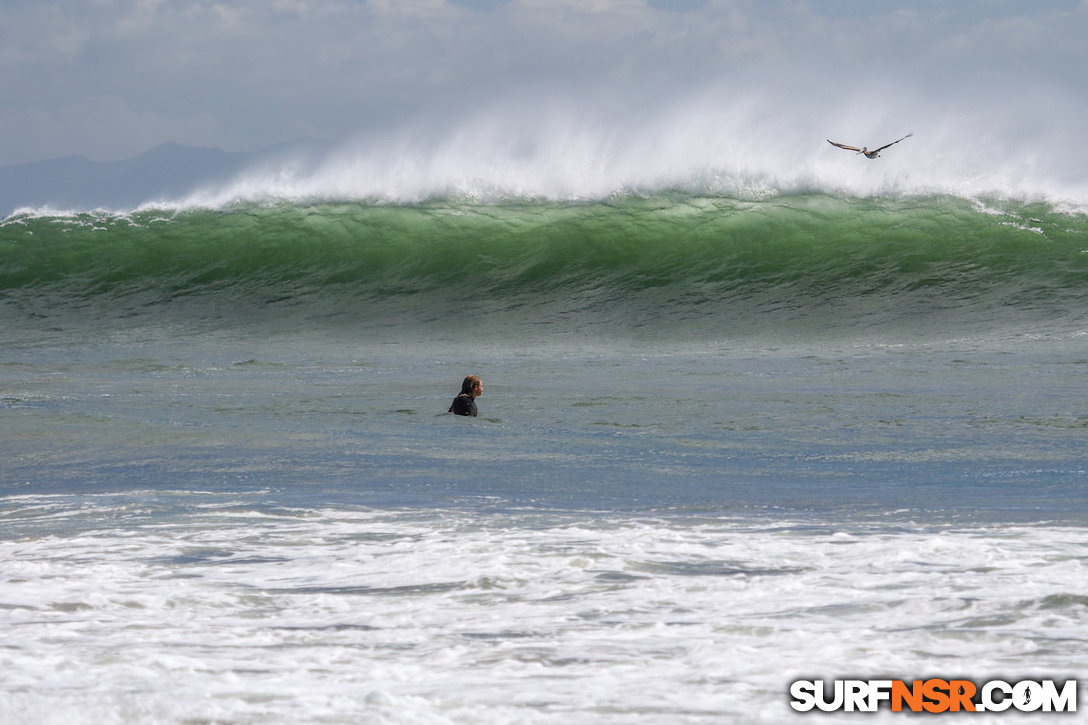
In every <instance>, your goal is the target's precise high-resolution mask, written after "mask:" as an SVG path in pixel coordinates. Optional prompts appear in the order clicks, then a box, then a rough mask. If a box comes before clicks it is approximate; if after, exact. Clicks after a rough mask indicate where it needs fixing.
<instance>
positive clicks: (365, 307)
mask: <svg viewBox="0 0 1088 725" xmlns="http://www.w3.org/2000/svg"><path fill="white" fill-rule="evenodd" d="M1086 301H1088V220H1086V218H1085V216H1084V215H1083V214H1081V213H1079V212H1075V211H1070V210H1068V209H1060V208H1056V207H1054V206H1051V205H1048V204H1045V203H1041V202H1026V201H1015V200H1013V201H1009V200H1004V201H999V200H993V199H989V200H986V199H982V200H980V199H963V198H956V197H947V196H907V195H899V196H887V197H844V196H836V195H834V194H828V193H815V192H814V193H801V194H779V195H772V196H769V197H766V198H743V199H742V198H732V197H723V196H715V195H712V194H703V195H699V194H691V193H679V192H677V193H671V192H670V193H661V194H656V195H643V196H633V195H630V196H620V197H615V198H610V199H607V200H598V201H580V202H570V201H568V202H563V201H540V200H524V199H523V200H507V201H501V200H500V201H492V202H480V201H471V200H464V199H435V200H429V201H424V202H419V203H399V204H398V203H378V202H372V201H342V202H328V201H326V202H320V203H318V202H313V203H309V202H291V203H253V204H249V203H246V204H239V205H235V206H227V207H222V208H214V209H203V208H184V209H162V208H159V209H156V208H148V209H143V210H138V211H130V212H123V213H122V212H101V211H100V212H81V213H57V212H43V211H29V210H27V211H22V212H20V213H17V214H14V215H12V216H10V217H8V218H7V219H5V220H4V221H3V223H2V224H0V322H2V324H0V423H2V426H3V435H2V436H0V460H2V463H0V625H2V626H0V672H2V673H3V674H2V675H0V721H3V722H34V723H65V724H66V725H67V724H70V723H84V722H86V723H96V724H97V723H211V722H215V723H270V722H283V723H286V722H292V723H294V722H327V723H348V722H350V723H560V722H561V723H571V722H576V723H663V724H664V723H712V722H713V723H718V722H739V723H743V722H774V723H779V722H785V721H794V720H798V721H799V720H803V719H805V717H809V718H811V717H818V719H820V720H821V721H825V720H827V719H832V720H834V719H838V718H837V717H836V716H824V717H819V716H813V715H803V714H800V713H796V712H794V711H793V710H792V709H791V708H790V707H789V695H788V689H789V684H790V683H791V682H792V681H793V680H796V679H819V678H824V679H837V678H847V677H850V678H897V679H906V680H909V679H919V678H925V677H940V676H945V677H962V678H966V679H971V680H974V681H977V682H984V681H986V680H988V679H992V678H997V677H1000V678H1003V679H1008V680H1018V679H1040V678H1051V679H1075V678H1079V679H1081V680H1084V679H1085V677H1086V675H1088V655H1086V654H1085V652H1088V647H1086V646H1085V645H1086V637H1085V634H1084V632H1085V631H1088V626H1086V625H1088V570H1086V565H1088V538H1086V536H1085V533H1086V530H1088V529H1086V524H1088V472H1086V471H1088V469H1086V464H1085V460H1086V458H1085V456H1084V450H1085V443H1086V440H1088V404H1086V400H1085V393H1084V391H1085V389H1086V388H1085V375H1086V374H1088V347H1086V345H1088V314H1086V312H1085V310H1086V309H1088V308H1086V307H1085V302H1086ZM469 373H475V374H479V375H481V376H482V377H483V380H484V384H485V393H484V395H483V396H482V397H481V398H480V399H479V400H478V401H477V402H478V405H479V409H480V416H479V417H478V418H475V419H462V418H456V417H454V416H449V415H444V414H443V413H444V411H445V410H446V408H447V407H448V405H449V402H450V399H452V397H453V396H454V395H455V394H456V393H457V391H458V390H459V388H460V381H461V379H462V378H463V377H464V376H465V375H467V374H469ZM838 717H839V718H841V719H843V720H846V719H850V718H855V719H856V718H857V717H858V715H856V714H853V715H841V716H838ZM862 717H865V716H862ZM904 717H906V716H904V715H902V714H899V713H891V712H887V711H885V712H883V713H882V714H880V715H878V716H876V717H875V718H868V719H874V720H876V721H887V720H893V721H894V720H901V719H903V718H904ZM943 717H946V718H951V719H955V716H947V715H946V716H943ZM988 717H990V716H986V715H981V716H979V715H975V716H972V722H986V721H987V720H988ZM992 717H993V718H994V721H998V720H1001V721H1005V720H1009V719H1010V718H1012V719H1015V720H1016V721H1017V722H1036V721H1038V722H1047V721H1053V720H1055V719H1058V720H1061V719H1063V718H1062V717H1061V716H1055V715H1053V714H1051V715H1047V714H1045V713H1035V714H1032V715H1029V714H1019V715H1008V714H1006V715H1002V716H992Z"/></svg>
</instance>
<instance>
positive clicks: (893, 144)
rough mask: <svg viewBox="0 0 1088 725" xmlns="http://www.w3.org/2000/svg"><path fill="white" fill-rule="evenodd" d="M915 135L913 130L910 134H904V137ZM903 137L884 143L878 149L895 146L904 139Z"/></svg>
mask: <svg viewBox="0 0 1088 725" xmlns="http://www.w3.org/2000/svg"><path fill="white" fill-rule="evenodd" d="M913 135H914V133H913V132H911V133H908V134H907V135H906V136H904V137H903V138H910V137H911V136H913ZM903 138H901V139H898V140H896V141H892V142H891V143H886V144H884V145H883V146H881V147H880V148H878V149H876V151H883V150H884V149H886V148H888V147H889V146H895V145H896V144H897V143H899V142H900V141H902V140H903Z"/></svg>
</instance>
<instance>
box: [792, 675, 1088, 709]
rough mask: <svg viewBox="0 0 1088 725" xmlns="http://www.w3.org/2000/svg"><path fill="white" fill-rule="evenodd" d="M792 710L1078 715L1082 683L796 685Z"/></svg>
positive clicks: (846, 682) (935, 680)
mask: <svg viewBox="0 0 1088 725" xmlns="http://www.w3.org/2000/svg"><path fill="white" fill-rule="evenodd" d="M790 697H791V698H792V699H791V700H790V707H792V708H793V709H794V710H797V711H799V712H809V711H812V710H820V711H823V712H834V711H840V710H841V711H844V712H876V711H877V710H879V709H880V707H881V706H882V705H884V704H887V705H888V706H889V707H890V708H891V710H892V712H903V711H907V712H927V713H940V712H1004V711H1006V710H1010V709H1012V710H1014V711H1016V710H1018V711H1020V712H1076V711H1077V681H1076V680H1066V681H1064V682H1063V683H1061V684H1059V683H1058V682H1056V681H1055V680H1021V681H1019V682H1014V683H1010V682H1006V681H1004V680H990V681H989V682H985V683H983V684H982V685H976V684H975V683H974V682H971V681H970V680H944V679H939V678H931V679H928V680H913V681H911V682H906V681H904V680H834V681H833V682H831V683H825V682H824V681H823V680H797V681H796V682H794V683H792V684H791V685H790Z"/></svg>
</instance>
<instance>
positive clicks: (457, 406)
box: [449, 393, 476, 418]
mask: <svg viewBox="0 0 1088 725" xmlns="http://www.w3.org/2000/svg"><path fill="white" fill-rule="evenodd" d="M449 412H450V413H453V414H454V415H471V416H472V417H473V418H475V417H476V401H475V400H473V399H472V397H471V396H468V395H465V394H464V393H462V394H461V395H458V396H457V397H456V398H454V399H453V405H451V406H450V409H449Z"/></svg>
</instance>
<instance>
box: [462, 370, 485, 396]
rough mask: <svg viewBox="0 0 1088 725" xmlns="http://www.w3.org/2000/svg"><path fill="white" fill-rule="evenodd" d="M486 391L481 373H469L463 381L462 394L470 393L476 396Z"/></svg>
mask: <svg viewBox="0 0 1088 725" xmlns="http://www.w3.org/2000/svg"><path fill="white" fill-rule="evenodd" d="M483 392H484V383H483V381H482V380H480V376H479V375H469V376H468V377H466V378H465V380H464V382H462V383H461V395H468V396H470V397H473V398H475V397H476V396H478V395H481V394H482V393H483Z"/></svg>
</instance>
